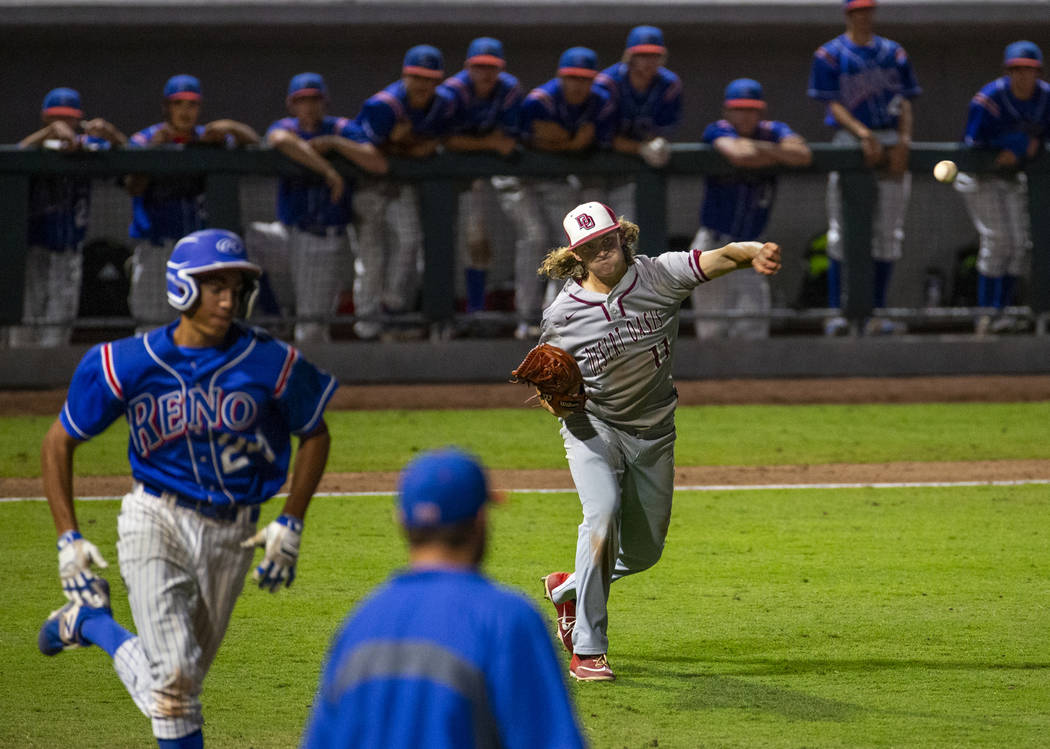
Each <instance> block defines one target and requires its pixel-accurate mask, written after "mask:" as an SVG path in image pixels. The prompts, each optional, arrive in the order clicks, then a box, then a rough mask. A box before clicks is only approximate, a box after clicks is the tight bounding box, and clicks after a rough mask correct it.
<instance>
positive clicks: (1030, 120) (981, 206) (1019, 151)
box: [955, 40, 1050, 335]
mask: <svg viewBox="0 0 1050 749" xmlns="http://www.w3.org/2000/svg"><path fill="white" fill-rule="evenodd" d="M1003 68H1004V69H1005V71H1006V72H1005V75H1003V76H1001V77H999V78H997V79H995V80H994V81H992V82H991V83H988V84H986V85H985V86H983V87H982V88H981V90H980V91H978V92H977V93H976V94H975V95H974V97H973V99H972V100H971V101H970V112H969V117H968V119H967V122H966V136H965V139H964V140H965V143H966V145H968V146H970V147H972V148H982V149H995V150H998V152H999V153H998V155H997V156H996V158H995V163H996V166H999V167H1001V168H1002V172H1001V173H998V174H965V173H964V174H960V175H959V176H958V177H956V179H955V189H956V190H958V191H959V193H961V194H962V196H963V200H964V201H965V203H966V210H967V211H968V212H969V214H970V218H971V219H972V220H973V223H974V226H975V227H977V232H978V234H979V235H980V237H981V243H980V249H979V250H978V255H977V274H978V275H977V304H978V305H979V306H981V307H987V308H990V309H993V310H995V312H994V314H993V315H982V316H981V317H980V318H978V320H977V324H976V332H977V333H978V334H979V335H983V334H987V333H1006V332H1012V331H1015V330H1018V329H1021V328H1022V327H1023V326H1024V321H1019V320H1015V319H1012V318H1010V317H1009V316H1007V315H1004V314H1003V309H1004V308H1005V307H1007V306H1009V305H1011V304H1013V303H1014V291H1015V289H1016V287H1017V281H1018V279H1019V278H1021V277H1022V276H1024V274H1025V272H1026V271H1027V269H1028V265H1029V263H1030V258H1031V245H1032V242H1031V238H1030V233H1029V225H1030V222H1031V220H1030V217H1029V212H1028V181H1027V178H1026V176H1025V174H1024V172H1022V171H1021V170H1022V169H1023V168H1024V166H1025V165H1026V164H1027V163H1028V162H1029V161H1030V160H1031V159H1033V158H1035V156H1037V155H1038V154H1039V152H1040V151H1041V150H1042V148H1043V141H1045V140H1046V138H1047V136H1048V135H1050V83H1047V82H1046V81H1044V80H1041V79H1040V74H1041V73H1042V71H1043V53H1042V50H1040V49H1039V47H1038V46H1037V45H1036V44H1034V43H1033V42H1029V41H1025V40H1021V41H1017V42H1013V43H1011V44H1008V45H1007V46H1006V50H1005V51H1004V54H1003Z"/></svg>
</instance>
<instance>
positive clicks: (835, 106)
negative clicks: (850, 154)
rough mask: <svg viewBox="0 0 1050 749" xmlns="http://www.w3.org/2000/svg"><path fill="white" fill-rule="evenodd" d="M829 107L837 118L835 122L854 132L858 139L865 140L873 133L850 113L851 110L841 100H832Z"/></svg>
mask: <svg viewBox="0 0 1050 749" xmlns="http://www.w3.org/2000/svg"><path fill="white" fill-rule="evenodd" d="M828 109H829V110H830V111H831V116H832V117H834V118H835V122H837V123H838V124H839V125H840V126H841V127H842V128H844V129H845V130H848V131H849V132H851V133H853V135H855V136H857V138H858V139H860V140H863V139H864V138H866V137H868V136H869V135H871V131H870V130H869V129H868V128H867V126H866V125H865V124H864V123H863V122H861V121H860V120H858V119H857V118H856V117H854V116H853V115H852V114H850V111H849V110H848V109H846V107H845V105H843V104H842V103H841V102H837V101H833V102H831V103H830V104H828Z"/></svg>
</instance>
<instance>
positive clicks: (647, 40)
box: [627, 26, 667, 55]
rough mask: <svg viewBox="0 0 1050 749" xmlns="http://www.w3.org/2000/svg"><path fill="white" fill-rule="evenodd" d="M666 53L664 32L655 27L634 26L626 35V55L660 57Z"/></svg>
mask: <svg viewBox="0 0 1050 749" xmlns="http://www.w3.org/2000/svg"><path fill="white" fill-rule="evenodd" d="M666 51H667V45H666V44H664V32H662V31H660V29H658V28H656V27H655V26H635V27H634V28H633V29H631V31H630V32H629V33H628V34H627V54H629V55H634V54H651V55H662V54H664V53H665V52H666Z"/></svg>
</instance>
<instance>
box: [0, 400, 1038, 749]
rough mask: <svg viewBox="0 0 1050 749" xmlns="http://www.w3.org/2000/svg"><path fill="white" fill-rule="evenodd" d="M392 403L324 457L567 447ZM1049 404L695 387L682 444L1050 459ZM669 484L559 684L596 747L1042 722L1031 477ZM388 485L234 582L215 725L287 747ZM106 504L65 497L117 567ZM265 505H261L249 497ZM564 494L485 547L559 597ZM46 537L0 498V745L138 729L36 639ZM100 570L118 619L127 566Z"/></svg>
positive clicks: (1000, 736) (346, 420)
mask: <svg viewBox="0 0 1050 749" xmlns="http://www.w3.org/2000/svg"><path fill="white" fill-rule="evenodd" d="M508 415H509V416H510V417H511V418H510V419H509V423H508V419H507V418H506V417H507V416H508ZM384 416H385V415H384V414H377V413H376V412H371V413H368V414H364V413H335V414H332V418H331V420H330V422H331V424H332V429H333V433H334V434H335V436H336V445H337V448H336V453H335V454H334V455H333V459H332V461H331V468H332V469H333V470H361V469H363V468H369V469H376V470H380V469H382V470H392V469H395V468H397V467H399V465H400V464H401V463H403V462H404V459H406V458H407V457H409V456H410V454H411V451H412V450H413V449H419V448H423V447H428V446H431V445H437V444H443V443H446V442H452V441H456V442H460V443H461V444H466V445H467V446H468V447H471V448H472V449H475V450H476V451H477V452H479V453H480V454H481V455H482V456H483V457H484V458H485V459H486V461H487V462H488V463H489V464H490V465H494V466H497V467H511V466H519V467H560V466H562V465H563V461H564V458H563V457H562V456H561V449H560V443H559V440H558V438H557V435H556V432H555V430H554V429H553V425H552V424H551V422H550V420H549V419H546V418H542V416H543V415H542V414H538V413H536V412H529V411H525V412H523V413H522V412H516V413H511V412H503V411H482V412H469V413H466V412H465V413H461V414H456V413H447V412H445V413H441V414H438V413H437V412H413V413H408V412H405V413H396V414H392V416H393V418H392V419H386V418H383V417H384ZM1048 416H1050V404H1042V403H1040V404H996V405H976V406H975V405H953V406H947V405H940V406H879V407H870V406H849V407H846V406H843V407H791V406H777V407H772V406H770V407H710V408H697V409H691V408H690V409H682V410H681V411H680V418H679V432H680V438H679V453H678V455H679V463H680V464H692V463H714V464H724V465H734V464H776V463H780V464H784V463H793V462H800V463H801V462H808V463H819V462H829V461H831V462H836V461H843V462H845V461H867V462H872V461H884V460H966V459H970V458H975V457H980V458H990V459H996V458H1036V459H1048V458H1050V441H1048V440H1046V437H1045V435H1046V431H1045V430H1046V427H1045V425H1046V423H1047V417H1048ZM49 421H50V420H49V419H42V420H32V419H30V420H18V421H17V423H16V422H15V421H7V420H5V421H3V422H0V426H2V428H3V432H2V436H0V475H30V474H31V473H32V470H33V467H34V463H35V453H36V449H37V448H36V445H34V444H32V442H33V440H39V435H40V434H42V432H43V430H44V429H46V427H47V424H48V422H49ZM391 424H393V425H400V426H401V427H403V428H404V431H402V432H401V433H400V435H401V436H400V439H396V438H395V437H396V431H395V428H394V426H391ZM457 430H462V431H457ZM457 434H473V435H476V437H475V441H474V442H470V441H467V442H464V441H463V440H458V439H456V436H457ZM34 435H35V436H34ZM532 443H535V444H537V445H538V446H539V447H538V448H537V449H534V450H530V451H529V453H528V454H527V455H521V454H519V451H520V447H519V446H520V445H522V444H532ZM364 446H367V448H366V447H364ZM89 450H95V451H97V452H94V453H89V452H87V451H89ZM123 450H124V445H123V444H122V441H121V437H120V430H119V429H117V430H113V431H112V433H107V435H104V436H103V437H102V438H100V439H99V440H98V444H89V445H88V446H86V447H85V448H83V450H82V452H83V454H82V455H80V456H78V460H81V461H83V463H84V465H86V466H90V470H85V471H84V472H85V473H88V472H90V473H98V474H105V473H116V474H124V473H126V467H125V466H124V464H123V463H122V462H121V461H122V460H123V458H122V455H123ZM19 453H23V454H24V455H26V456H28V457H23V458H20V457H19ZM85 456H86V457H85ZM19 466H21V467H20V468H19ZM675 502H676V505H675V510H674V516H673V519H672V523H671V529H670V533H669V536H668V543H667V549H666V552H665V554H664V558H663V559H662V560H661V561H660V563H659V564H658V565H657V566H656V567H655V568H654V569H653V570H651V571H649V572H648V573H645V574H642V575H639V576H637V577H634V578H628V579H626V580H623V581H621V582H618V583H617V584H616V586H615V587H614V589H613V595H612V599H611V602H610V638H611V641H612V646H611V650H610V656H609V657H610V661H611V663H612V665H613V667H614V668H615V669H616V672H617V675H618V679H617V681H616V682H615V683H613V684H586V685H576V684H572V685H570V692H571V694H572V695H573V698H574V699H575V700H576V704H577V707H578V710H579V714H580V717H581V721H582V723H583V725H584V727H585V730H586V732H587V734H588V736H589V737H590V740H591V742H592V745H593V746H595V747H603V748H604V747H631V748H633V747H650V746H660V747H699V746H712V747H723V746H726V747H731V746H735V747H767V746H769V747H803V746H808V747H837V746H841V747H857V746H862V747H867V746H943V747H955V746H989V747H1000V746H1011V747H1013V746H1032V747H1036V746H1045V745H1046V743H1047V740H1046V737H1047V736H1048V735H1050V709H1048V707H1047V706H1048V705H1050V652H1048V650H1050V649H1048V646H1047V642H1048V639H1047V633H1048V632H1050V608H1048V606H1050V592H1048V591H1050V491H1048V489H1047V487H1046V486H1045V485H1036V484H1031V485H1022V486H978V487H950V488H947V487H946V488H901V489H873V488H868V489H851V490H833V489H828V490H797V489H796V490H786V491H773V490H763V491H716V492H715V491H713V492H680V493H678V494H676V499H675ZM391 507H392V500H391V498H390V497H372V496H369V497H339V498H327V497H326V498H319V499H317V500H316V501H315V503H314V505H313V507H312V508H311V510H310V515H309V517H308V522H307V530H306V533H305V535H304V538H303V548H302V556H301V563H300V568H299V577H298V579H297V581H296V584H295V585H294V586H293V587H292V588H291V589H289V590H285V591H282V592H281V593H279V594H277V595H275V596H271V595H269V594H264V593H262V592H261V591H258V590H256V589H254V588H249V589H248V590H246V592H245V594H244V595H243V596H242V598H241V600H240V602H239V603H238V606H237V609H236V611H235V612H234V617H233V622H232V624H231V626H230V631H229V633H228V635H227V637H226V641H225V643H224V645H223V647H222V650H220V653H219V656H218V658H217V660H216V663H215V665H214V666H213V668H212V671H211V673H210V675H209V677H208V680H207V682H206V684H205V691H204V694H203V700H204V704H205V715H206V717H207V725H206V726H205V736H206V739H207V741H208V744H209V746H212V747H290V746H294V745H296V742H297V741H298V736H299V734H300V731H301V728H302V724H303V721H304V719H305V716H306V712H307V709H308V705H309V702H310V700H311V698H312V696H313V691H314V689H315V688H316V683H317V676H318V670H319V667H320V663H321V660H322V658H323V656H324V651H325V649H326V647H327V643H328V640H329V638H330V637H331V635H332V633H333V632H334V630H335V628H336V627H337V626H338V624H339V622H340V620H341V619H342V618H343V617H344V616H345V614H346V612H347V611H348V610H349V609H350V607H351V606H352V605H353V604H354V602H355V601H357V600H358V599H359V598H360V597H361V596H362V595H363V594H364V593H365V592H366V591H367V590H369V589H370V588H371V587H372V586H374V585H375V584H376V583H378V582H380V581H381V580H383V579H384V578H385V577H386V576H387V574H388V573H389V571H390V570H391V569H392V568H394V567H396V566H397V565H399V564H401V563H402V560H403V558H404V556H403V549H402V546H401V543H400V540H399V539H398V536H397V533H396V529H395V528H394V525H393V522H392V517H391ZM117 509H118V503H117V502H116V501H98V502H84V503H81V504H80V505H79V513H80V519H81V526H82V528H83V529H84V531H85V534H86V535H88V537H89V538H91V539H92V540H93V541H94V542H95V543H97V544H98V545H99V547H100V548H101V550H102V551H103V553H104V554H105V555H106V556H107V557H108V558H109V560H110V561H111V562H112V563H114V565H115V563H116V552H115V542H116V513H117ZM276 512H277V507H276V506H275V504H274V503H271V505H270V506H268V507H267V508H266V512H265V513H264V520H265V519H268V518H269V517H271V516H272V515H274V514H276ZM578 516H579V504H578V500H577V499H576V497H575V495H573V494H529V493H515V494H513V495H512V496H511V498H510V502H509V503H508V504H507V505H506V506H503V507H500V508H498V509H497V510H496V511H494V513H493V543H492V547H491V552H490V556H489V560H488V563H487V565H486V569H487V571H488V572H489V573H490V574H491V575H492V576H494V577H495V578H496V579H498V580H500V581H501V582H504V583H505V584H508V585H511V586H514V587H517V588H520V589H522V590H524V591H525V592H526V593H527V594H528V595H530V596H532V597H533V599H534V600H535V601H536V603H537V606H539V607H540V610H541V611H542V612H543V613H544V615H545V616H546V617H547V618H548V620H549V621H553V616H552V614H553V611H552V610H550V611H549V610H548V609H549V608H550V607H549V604H546V603H545V602H544V601H542V594H541V591H540V586H539V581H538V579H539V577H540V575H542V574H544V573H546V572H549V571H551V570H554V569H560V568H566V567H568V566H570V565H571V559H572V556H573V549H574V544H575V526H576V524H577V522H578V519H579V517H578ZM53 540H54V532H53V528H52V526H51V521H50V518H49V516H48V513H47V510H46V507H45V506H44V505H43V504H42V503H38V502H15V503H0V550H2V552H3V558H4V560H5V562H6V565H7V571H8V575H7V576H6V581H7V582H8V585H9V588H8V590H6V591H5V595H4V600H3V605H2V613H0V645H2V650H0V674H2V675H3V679H0V714H2V715H3V716H4V720H2V721H0V746H4V747H54V746H68V745H70V744H72V745H76V746H83V747H147V746H151V745H152V743H151V741H150V732H149V726H148V723H147V721H146V720H145V719H144V718H142V716H141V715H140V714H139V713H138V712H137V711H136V709H135V708H134V706H133V705H132V703H131V701H130V699H128V698H127V696H126V695H125V694H124V692H123V690H122V687H121V686H120V683H119V681H118V680H117V678H116V676H115V675H114V674H113V672H112V668H111V667H110V665H109V661H108V659H107V658H106V657H105V655H104V654H103V653H102V652H101V651H99V650H97V649H88V650H83V651H74V652H70V653H63V654H61V655H59V656H57V657H55V658H45V657H43V656H41V655H39V653H37V652H36V643H35V639H36V631H37V628H38V627H39V625H40V622H41V621H42V619H43V617H44V616H46V614H47V612H48V611H50V610H51V609H52V608H55V607H56V606H58V605H59V604H60V603H61V602H62V599H61V594H60V593H59V592H58V586H57V585H56V580H55V572H54V567H55V553H54V546H53ZM108 577H109V579H110V581H111V583H112V585H113V593H114V595H113V600H114V611H115V614H116V616H117V617H118V618H119V619H121V620H122V621H125V622H129V621H130V617H129V613H128V608H127V602H126V600H125V598H124V589H123V586H122V584H121V582H120V578H119V575H118V574H116V572H115V570H111V572H110V574H109V575H108ZM12 581H13V584H11V583H12ZM552 641H553V637H552ZM562 655H563V653H561V652H559V657H562ZM523 719H527V716H523Z"/></svg>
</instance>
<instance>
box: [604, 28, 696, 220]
mask: <svg viewBox="0 0 1050 749" xmlns="http://www.w3.org/2000/svg"><path fill="white" fill-rule="evenodd" d="M665 62H667V45H666V44H665V43H664V33H663V31H661V30H660V29H658V28H657V27H656V26H635V27H634V28H633V29H631V30H630V32H629V33H628V34H627V47H626V49H624V53H623V60H622V61H621V62H618V63H616V64H615V65H612V66H610V67H608V68H606V69H605V70H603V71H602V72H601V73H599V74H598V76H597V77H596V78H595V79H594V84H595V85H596V86H599V87H601V88H603V89H605V91H607V92H608V93H609V99H610V100H611V101H612V103H613V105H614V106H615V107H616V114H615V120H616V123H615V125H614V128H615V135H613V139H612V148H613V150H614V151H617V152H619V153H626V154H633V155H636V156H640V157H641V158H642V159H644V160H645V163H647V164H648V165H649V166H652V167H662V166H665V165H666V164H667V162H668V160H669V159H670V157H671V151H670V144H669V143H668V139H669V138H670V137H671V135H672V133H673V132H674V129H675V128H676V127H677V126H678V123H679V121H680V120H681V118H682V81H681V80H680V79H679V78H678V76H677V75H675V74H674V73H672V72H671V71H670V70H668V69H667V68H665V67H664V63H665ZM608 190H609V194H608V201H607V202H608V204H609V205H610V206H611V207H612V209H613V210H615V211H617V212H618V213H625V214H627V215H631V216H633V215H634V192H635V184H634V180H633V179H621V178H611V179H610V180H608Z"/></svg>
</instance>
